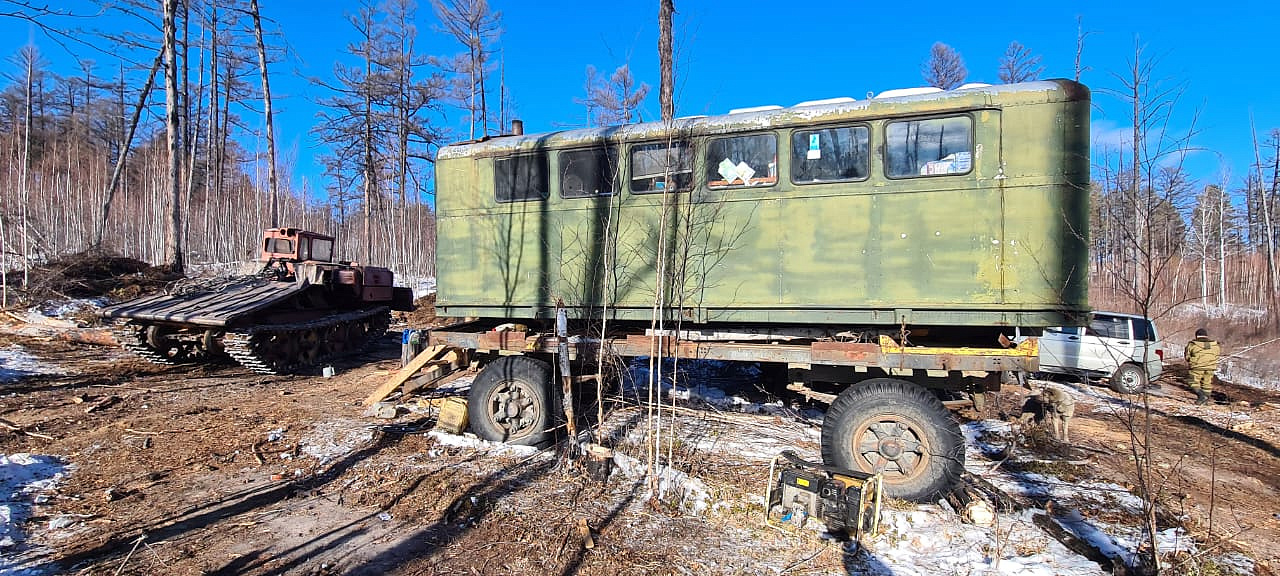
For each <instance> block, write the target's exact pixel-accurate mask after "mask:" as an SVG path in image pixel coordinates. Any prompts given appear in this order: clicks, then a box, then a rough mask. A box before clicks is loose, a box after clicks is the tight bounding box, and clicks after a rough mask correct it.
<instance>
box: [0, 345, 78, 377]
mask: <svg viewBox="0 0 1280 576" xmlns="http://www.w3.org/2000/svg"><path fill="white" fill-rule="evenodd" d="M66 373H67V372H66V370H64V369H63V368H62V367H60V366H55V365H53V364H49V363H47V362H44V361H42V360H40V359H38V358H36V357H35V356H32V355H31V353H29V352H27V349H26V348H23V347H22V346H19V345H17V344H11V345H9V346H8V347H7V348H0V382H13V381H15V380H20V379H22V378H26V377H29V376H38V375H41V374H66Z"/></svg>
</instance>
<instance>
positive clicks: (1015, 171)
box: [436, 80, 1090, 326]
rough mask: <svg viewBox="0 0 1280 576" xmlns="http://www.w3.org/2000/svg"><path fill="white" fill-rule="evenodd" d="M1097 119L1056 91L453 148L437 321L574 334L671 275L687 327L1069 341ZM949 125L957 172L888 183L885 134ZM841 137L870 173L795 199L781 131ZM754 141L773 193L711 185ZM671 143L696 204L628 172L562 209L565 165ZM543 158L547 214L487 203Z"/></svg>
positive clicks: (1062, 86) (631, 310) (1021, 89)
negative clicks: (682, 153) (646, 188)
mask: <svg viewBox="0 0 1280 576" xmlns="http://www.w3.org/2000/svg"><path fill="white" fill-rule="evenodd" d="M1089 105H1090V104H1089V91H1088V89H1087V88H1085V87H1084V86H1082V85H1080V84H1077V83H1074V82H1071V81H1067V80H1054V81H1045V82H1034V83H1026V84H1018V85H1010V86H996V87H988V88H978V89H969V90H959V91H951V92H944V93H940V94H932V95H921V96H908V97H902V98H884V99H869V100H864V101H856V102H846V103H840V104H830V105H825V106H807V107H797V108H784V109H780V110H773V111H765V112H755V113H745V114H732V115H727V116H719V117H712V118H695V119H681V120H677V121H676V122H674V123H672V124H670V125H664V124H662V123H648V124H637V125H629V126H623V127H613V128H601V129H585V130H574V131H567V132H557V133H551V134H541V135H525V136H506V137H498V138H493V139H488V140H485V141H481V142H471V143H463V144H458V145H453V146H449V147H446V148H444V149H443V150H442V151H441V152H440V154H439V156H438V160H437V165H436V179H437V216H438V225H437V244H436V246H437V256H436V268H437V281H438V294H437V297H436V306H437V309H438V313H440V314H441V315H447V316H455V317H461V316H473V317H499V318H538V317H548V316H550V315H551V314H552V313H553V310H554V307H555V305H556V302H557V301H558V300H559V301H562V302H563V303H564V304H565V305H566V306H567V307H568V309H569V311H570V314H571V315H572V316H576V317H598V316H599V315H600V314H601V306H602V304H607V308H605V309H606V310H607V315H608V316H609V317H610V318H617V319H633V320H647V319H649V318H650V317H651V316H652V314H653V308H654V303H655V293H656V292H657V290H658V286H659V274H658V273H657V269H658V268H659V265H660V264H663V265H665V266H666V267H667V269H668V270H673V269H678V270H683V274H681V276H683V278H684V280H683V281H671V280H665V281H662V283H661V284H662V287H661V289H662V290H663V291H664V293H665V298H664V299H663V301H664V303H665V305H666V306H669V307H673V308H674V307H678V308H680V313H681V314H682V315H683V316H684V317H686V318H689V319H692V320H695V321H698V322H733V323H786V324H821V325H897V324H901V323H907V324H917V325H920V324H924V325H951V326H1007V325H1022V326H1050V325H1057V324H1062V323H1064V322H1066V321H1068V320H1069V318H1070V317H1072V316H1076V315H1079V314H1080V313H1082V312H1084V311H1085V310H1087V308H1088V302H1087V296H1086V295H1087V286H1088V284H1087V277H1086V273H1087V270H1088V266H1087V248H1086V247H1087V245H1088V214H1089V206H1088V203H1089ZM952 114H963V115H968V116H970V117H971V118H972V119H973V125H974V136H973V138H974V148H973V156H972V169H971V171H970V172H969V173H968V174H963V175H948V176H940V177H937V176H935V177H927V178H926V177H922V178H906V179H892V178H889V177H887V176H886V175H885V170H884V151H883V141H884V140H883V138H884V133H885V127H886V124H887V123H888V122H891V121H894V120H901V119H904V118H928V117H935V116H939V115H943V116H945V115H952ZM849 123H856V124H860V125H865V126H868V127H869V128H870V131H871V152H872V153H871V158H870V174H869V176H868V177H867V178H866V179H865V180H862V181H858V182H844V183H830V184H816V185H815V184H795V183H792V182H791V180H790V178H788V177H787V175H788V174H789V173H790V157H791V152H790V148H789V147H790V145H791V137H790V134H791V132H792V131H793V130H799V129H811V128H812V127H814V126H827V125H847V124H849ZM759 133H772V134H775V135H776V136H777V146H778V150H777V162H778V166H777V174H778V175H780V177H779V178H778V179H777V180H778V181H777V183H776V184H775V185H773V186H768V187H751V188H730V189H713V188H709V187H708V186H707V183H706V182H705V178H703V177H701V176H700V175H702V174H704V173H705V170H704V166H703V163H704V162H705V160H704V158H703V157H702V156H703V151H704V150H705V149H706V144H707V142H708V141H709V140H710V139H712V138H716V137H719V136H724V135H731V134H759ZM663 139H668V140H670V139H680V140H683V141H685V142H689V143H691V144H692V145H693V146H694V150H695V152H694V155H695V165H694V167H693V173H694V175H695V179H694V186H693V189H692V190H691V191H689V192H680V193H668V194H635V193H632V192H630V191H629V190H628V187H627V185H626V183H627V182H628V181H629V180H628V172H627V171H628V169H629V167H628V166H627V165H626V164H627V162H625V161H623V162H620V163H619V164H620V166H619V167H618V171H619V178H618V181H619V182H620V183H622V184H621V186H620V188H621V189H620V191H619V192H617V193H616V194H615V195H613V196H598V197H591V198H563V197H561V195H560V189H561V186H560V184H561V183H560V181H559V176H560V173H561V170H560V169H559V167H558V166H557V161H558V158H559V154H558V152H559V151H562V150H570V149H581V148H584V147H590V146H600V145H604V144H609V145H613V146H618V147H619V149H620V150H622V153H621V154H620V155H619V157H620V158H623V159H625V158H627V156H628V152H627V151H628V150H629V147H630V146H631V145H633V144H636V143H639V142H654V141H662V140H663ZM542 151H545V152H547V153H548V162H549V169H548V174H549V178H550V182H549V189H550V194H549V197H548V198H547V199H545V200H536V201H526V202H509V203H499V202H497V201H496V199H495V193H494V178H495V176H494V170H495V168H494V163H495V159H498V158H508V157H511V156H513V155H517V154H524V153H529V152H542ZM664 203H666V206H665V207H664ZM664 216H665V221H663V218H664ZM662 234H666V239H665V242H661V241H660V240H661V239H662V238H661V235H662ZM608 238H612V239H611V240H609V241H606V239H608ZM660 245H661V246H662V247H663V250H664V253H663V255H662V257H661V258H660V257H659V255H658V253H659V247H660ZM610 250H611V251H610ZM662 259H665V261H664V260H662ZM606 263H607V266H608V270H607V271H606V270H605V266H606ZM668 277H670V275H668Z"/></svg>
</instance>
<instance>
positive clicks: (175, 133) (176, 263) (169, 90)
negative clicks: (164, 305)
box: [164, 0, 183, 273]
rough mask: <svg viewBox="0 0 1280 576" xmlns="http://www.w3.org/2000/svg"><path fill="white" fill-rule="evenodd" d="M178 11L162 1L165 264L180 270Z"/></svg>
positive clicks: (175, 1)
mask: <svg viewBox="0 0 1280 576" xmlns="http://www.w3.org/2000/svg"><path fill="white" fill-rule="evenodd" d="M177 10H178V0H164V93H165V97H164V109H165V115H164V116H165V133H166V134H167V136H168V143H169V148H168V149H169V162H168V165H169V171H168V178H169V180H168V190H169V194H168V198H169V214H168V216H169V217H168V219H167V221H166V226H165V242H164V264H165V265H166V266H168V267H169V269H170V270H172V271H174V272H178V273H181V272H182V269H183V254H182V185H181V179H180V178H179V170H178V168H179V166H180V165H181V163H182V159H181V152H180V148H179V143H180V141H181V135H180V133H179V130H181V125H180V123H179V110H178V65H177V30H178V29H177V23H176V22H177V20H176V19H177Z"/></svg>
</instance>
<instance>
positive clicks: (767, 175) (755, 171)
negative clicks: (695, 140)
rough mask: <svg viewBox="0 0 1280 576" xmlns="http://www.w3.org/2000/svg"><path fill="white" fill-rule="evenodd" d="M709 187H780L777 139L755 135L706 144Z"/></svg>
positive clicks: (767, 135) (771, 136) (717, 140)
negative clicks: (775, 185) (778, 185)
mask: <svg viewBox="0 0 1280 576" xmlns="http://www.w3.org/2000/svg"><path fill="white" fill-rule="evenodd" d="M706 167H707V168H706V169H707V186H708V187H711V188H727V187H730V186H772V185H774V184H777V183H778V138H777V137H776V136H774V135H773V134H755V135H751V136H734V137H731V138H716V139H714V140H712V141H711V142H710V143H709V144H707V156H706Z"/></svg>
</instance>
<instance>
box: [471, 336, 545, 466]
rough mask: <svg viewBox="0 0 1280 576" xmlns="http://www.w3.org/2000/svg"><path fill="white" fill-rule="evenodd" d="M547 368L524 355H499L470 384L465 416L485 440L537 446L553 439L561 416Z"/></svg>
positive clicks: (473, 428) (538, 361)
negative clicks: (500, 356) (499, 356)
mask: <svg viewBox="0 0 1280 576" xmlns="http://www.w3.org/2000/svg"><path fill="white" fill-rule="evenodd" d="M559 399H560V395H559V394H556V393H555V390H554V387H553V386H552V385H551V366H550V365H548V364H547V363H546V362H543V361H541V360H536V359H534V358H530V357H528V356H503V357H502V358H499V359H497V360H494V361H493V362H492V363H490V364H489V365H488V366H485V367H484V369H483V370H481V371H480V374H479V375H477V376H476V379H475V381H474V382H472V383H471V392H470V394H469V395H468V397H467V416H468V417H469V418H470V420H471V431H472V432H474V433H475V434H476V436H479V437H481V438H483V439H485V440H492V441H495V442H506V443H508V444H522V445H526V446H537V445H539V444H543V443H545V442H548V441H550V440H551V439H552V437H553V436H554V433H553V431H554V429H555V427H556V426H558V425H559V423H560V420H561V419H562V417H561V416H560V415H561V414H562V413H563V409H562V408H561V407H560V401H559Z"/></svg>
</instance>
